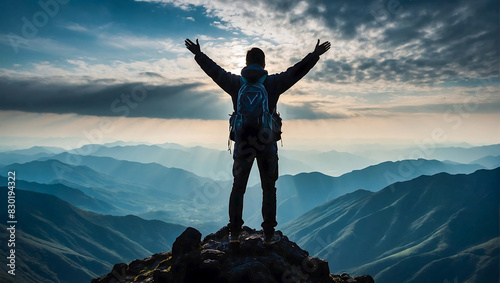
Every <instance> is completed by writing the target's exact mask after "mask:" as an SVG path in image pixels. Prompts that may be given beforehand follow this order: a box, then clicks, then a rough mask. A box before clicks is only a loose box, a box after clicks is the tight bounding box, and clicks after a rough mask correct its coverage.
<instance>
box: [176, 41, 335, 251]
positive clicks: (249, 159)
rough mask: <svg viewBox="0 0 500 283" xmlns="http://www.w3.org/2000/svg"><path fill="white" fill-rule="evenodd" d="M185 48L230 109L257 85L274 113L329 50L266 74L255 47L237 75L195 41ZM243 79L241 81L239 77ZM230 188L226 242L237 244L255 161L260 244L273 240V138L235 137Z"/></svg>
mask: <svg viewBox="0 0 500 283" xmlns="http://www.w3.org/2000/svg"><path fill="white" fill-rule="evenodd" d="M185 44H186V47H187V49H189V51H191V52H192V53H193V54H195V60H196V62H197V63H198V65H200V67H201V68H202V69H203V71H205V73H206V74H207V75H208V76H210V77H211V78H212V79H213V80H214V82H215V83H217V85H219V86H220V87H221V88H222V89H223V90H224V91H225V92H227V93H228V94H229V95H230V96H231V98H232V102H233V109H234V111H235V112H236V111H237V108H238V92H239V91H240V88H241V87H242V85H243V84H245V83H247V82H248V83H257V82H261V83H262V85H263V86H264V87H265V90H266V91H267V95H268V98H267V99H268V110H269V111H272V112H275V111H276V104H277V103H278V98H279V96H280V95H281V94H282V93H284V92H285V91H286V90H288V89H289V88H290V87H292V86H293V85H294V84H295V83H296V82H297V81H299V80H300V79H301V78H302V77H304V76H305V75H306V74H307V72H309V70H311V68H312V67H313V66H314V65H315V64H316V62H318V60H319V56H320V55H322V54H324V53H325V52H327V51H328V50H329V49H330V42H328V41H327V42H324V43H322V44H320V40H319V39H318V43H317V44H316V47H315V48H314V51H313V52H312V53H309V54H308V55H307V56H306V57H305V58H304V59H302V61H300V62H298V63H297V64H295V65H294V66H293V67H290V68H288V70H286V71H285V72H282V73H280V74H274V75H269V76H268V73H267V71H266V70H264V68H265V66H266V63H265V55H264V52H263V51H262V50H261V49H259V48H252V49H250V50H249V51H248V52H247V55H246V65H247V66H246V67H245V68H243V69H242V70H241V76H238V75H235V74H232V73H229V72H226V71H225V70H224V69H222V68H221V67H220V66H218V65H217V64H216V63H215V62H214V61H212V60H211V59H210V58H208V56H207V55H205V54H204V53H203V52H201V50H200V44H199V43H198V39H197V40H196V43H194V42H192V41H191V40H190V39H186V41H185ZM242 77H243V78H242ZM233 159H234V163H233V176H234V181H233V188H232V191H231V196H230V199H229V224H228V227H229V231H230V235H229V239H230V242H233V243H234V242H239V239H238V237H239V234H240V231H241V227H242V225H243V219H242V214H243V195H244V194H245V190H246V186H247V182H248V177H249V175H250V170H251V168H252V164H253V162H254V160H255V159H257V165H258V167H259V173H260V180H261V184H262V190H263V198H262V218H263V219H264V221H263V222H262V228H263V230H264V235H265V238H264V243H265V244H271V243H273V242H275V241H276V237H274V228H275V227H276V225H277V224H278V223H277V222H276V187H275V183H276V180H278V147H277V143H276V140H275V139H274V138H269V135H267V136H264V135H262V133H261V132H259V130H256V129H252V128H247V129H245V130H244V131H242V132H241V133H238V134H236V136H235V144H234V151H233Z"/></svg>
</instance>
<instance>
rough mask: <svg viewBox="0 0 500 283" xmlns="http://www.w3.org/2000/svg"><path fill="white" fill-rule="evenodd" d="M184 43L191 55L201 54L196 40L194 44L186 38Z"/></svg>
mask: <svg viewBox="0 0 500 283" xmlns="http://www.w3.org/2000/svg"><path fill="white" fill-rule="evenodd" d="M184 43H185V44H186V48H187V49H189V51H191V52H192V53H193V54H195V55H196V54H198V53H200V52H201V49H200V44H199V43H198V39H196V43H194V42H192V41H191V40H190V39H189V38H187V39H186V40H185V41H184Z"/></svg>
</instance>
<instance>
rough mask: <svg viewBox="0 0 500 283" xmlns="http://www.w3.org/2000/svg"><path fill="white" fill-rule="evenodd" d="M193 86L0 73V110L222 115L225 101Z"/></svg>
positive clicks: (226, 110) (152, 115)
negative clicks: (74, 80) (77, 81)
mask: <svg viewBox="0 0 500 283" xmlns="http://www.w3.org/2000/svg"><path fill="white" fill-rule="evenodd" d="M197 86H199V84H184V85H174V86H151V85H144V84H142V83H126V84H123V83H122V84H112V85H109V84H99V83H87V84H79V85H74V84H61V83H50V82H43V81H39V80H36V79H12V78H7V77H0V100H1V101H2V103H1V104H0V109H1V110H18V111H26V112H36V113H58V114H64V113H76V114H81V115H94V116H127V117H149V118H166V119H171V118H179V119H184V118H187V119H207V120H208V119H227V117H228V116H227V115H228V114H229V113H230V112H231V103H230V101H229V100H228V101H222V100H221V99H219V95H217V94H215V93H202V92H198V91H196V90H194V88H195V87H197Z"/></svg>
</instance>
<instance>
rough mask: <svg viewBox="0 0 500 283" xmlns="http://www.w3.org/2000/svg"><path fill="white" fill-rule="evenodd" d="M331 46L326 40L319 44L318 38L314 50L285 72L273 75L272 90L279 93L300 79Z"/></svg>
mask: <svg viewBox="0 0 500 283" xmlns="http://www.w3.org/2000/svg"><path fill="white" fill-rule="evenodd" d="M330 47H331V44H330V42H328V41H326V42H323V43H321V44H320V40H319V39H318V42H317V43H316V47H315V48H314V51H313V52H311V53H309V54H308V55H307V56H306V57H305V58H304V59H302V60H301V61H300V62H298V63H297V64H295V65H293V66H292V67H290V68H288V69H287V70H286V71H285V72H282V73H280V74H276V75H273V76H271V77H273V80H274V81H273V83H272V85H273V87H274V89H273V91H274V92H275V93H276V94H278V95H280V94H282V93H283V92H285V91H286V90H288V89H289V88H291V87H292V86H293V85H294V84H295V83H297V82H298V81H299V80H300V79H302V78H303V77H304V76H305V75H306V74H307V73H308V72H309V71H310V70H311V69H312V68H313V67H314V65H316V63H317V62H318V61H319V56H321V55H323V54H325V53H326V52H327V51H328V50H329V49H330Z"/></svg>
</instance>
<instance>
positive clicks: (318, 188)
mask: <svg viewBox="0 0 500 283" xmlns="http://www.w3.org/2000/svg"><path fill="white" fill-rule="evenodd" d="M483 168H484V167H483V166H481V165H477V164H456V163H445V162H441V161H437V160H425V159H418V160H403V161H397V162H392V161H388V162H383V163H380V164H377V165H373V166H369V167H367V168H364V169H361V170H355V171H352V172H350V173H347V174H344V175H342V176H340V177H330V176H327V175H324V174H322V173H318V172H313V173H302V174H298V175H295V176H290V175H286V176H281V177H280V178H279V179H278V182H277V184H276V187H277V188H278V190H277V194H278V197H277V198H278V223H280V224H285V223H286V222H287V221H290V220H292V219H294V218H296V217H298V216H300V215H301V214H303V213H305V212H306V211H308V210H310V209H312V208H314V207H316V206H318V205H321V204H323V203H325V202H326V201H328V200H332V199H334V198H337V197H339V196H341V195H344V194H347V193H351V192H354V191H356V190H359V189H363V190H369V191H378V190H381V189H382V188H384V187H386V186H388V185H391V184H393V183H395V182H400V181H407V180H411V179H414V178H417V177H419V176H422V175H434V174H437V173H441V172H447V173H450V174H458V173H472V172H474V171H476V170H478V169H483ZM261 191H262V189H261V188H260V187H259V186H254V187H252V188H249V189H248V190H247V194H246V195H245V198H246V199H245V201H246V203H248V204H249V205H247V207H245V208H244V209H245V211H246V213H249V215H251V217H252V218H250V219H249V221H250V222H248V223H249V224H250V223H252V225H260V222H261V221H262V220H260V219H261V218H260V210H258V209H257V208H258V207H259V206H260V202H261ZM245 205H246V204H245ZM252 211H254V212H253V213H252ZM247 215H248V214H247Z"/></svg>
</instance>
